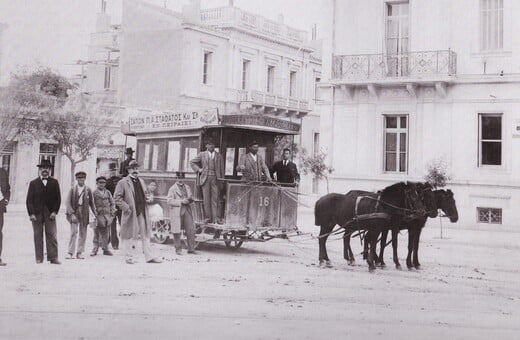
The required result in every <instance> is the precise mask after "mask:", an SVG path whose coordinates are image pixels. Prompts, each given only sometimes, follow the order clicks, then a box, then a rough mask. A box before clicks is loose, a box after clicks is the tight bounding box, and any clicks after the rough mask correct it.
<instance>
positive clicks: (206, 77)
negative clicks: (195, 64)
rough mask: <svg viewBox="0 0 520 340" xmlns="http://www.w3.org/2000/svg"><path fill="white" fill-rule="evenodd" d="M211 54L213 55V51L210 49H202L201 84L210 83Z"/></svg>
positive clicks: (211, 72) (211, 77)
mask: <svg viewBox="0 0 520 340" xmlns="http://www.w3.org/2000/svg"><path fill="white" fill-rule="evenodd" d="M213 56H214V52H213V51H211V50H208V49H204V50H203V51H202V85H211V84H212V80H213ZM206 57H207V58H206Z"/></svg>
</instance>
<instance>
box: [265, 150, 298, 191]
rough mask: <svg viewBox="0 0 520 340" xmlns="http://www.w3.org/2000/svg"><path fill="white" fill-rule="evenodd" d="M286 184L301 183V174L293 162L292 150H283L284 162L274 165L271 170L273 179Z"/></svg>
mask: <svg viewBox="0 0 520 340" xmlns="http://www.w3.org/2000/svg"><path fill="white" fill-rule="evenodd" d="M275 174H276V180H277V181H278V182H280V183H284V184H293V183H295V182H296V184H298V183H299V182H300V174H299V173H298V167H297V166H296V164H294V163H293V162H292V161H291V150H289V149H283V154H282V160H280V161H278V162H276V163H274V165H273V167H272V169H271V177H273V178H274V175H275Z"/></svg>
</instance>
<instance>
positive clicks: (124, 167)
mask: <svg viewBox="0 0 520 340" xmlns="http://www.w3.org/2000/svg"><path fill="white" fill-rule="evenodd" d="M125 155H126V159H125V160H124V161H122V162H121V166H120V167H119V174H120V175H121V177H126V176H128V164H130V162H131V161H133V160H134V150H133V149H132V148H126V151H125Z"/></svg>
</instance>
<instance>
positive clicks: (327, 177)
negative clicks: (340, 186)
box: [325, 176, 330, 194]
mask: <svg viewBox="0 0 520 340" xmlns="http://www.w3.org/2000/svg"><path fill="white" fill-rule="evenodd" d="M325 181H326V182H327V194H328V193H330V190H329V176H325Z"/></svg>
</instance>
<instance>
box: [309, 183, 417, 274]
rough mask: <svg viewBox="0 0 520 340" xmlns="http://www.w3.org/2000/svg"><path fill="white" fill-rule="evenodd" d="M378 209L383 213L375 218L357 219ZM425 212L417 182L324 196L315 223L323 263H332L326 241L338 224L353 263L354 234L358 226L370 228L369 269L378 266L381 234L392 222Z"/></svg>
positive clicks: (344, 251)
mask: <svg viewBox="0 0 520 340" xmlns="http://www.w3.org/2000/svg"><path fill="white" fill-rule="evenodd" d="M374 213H376V214H379V215H378V216H377V217H375V218H373V219H366V220H365V219H364V220H362V222H356V221H357V220H356V219H357V218H358V217H359V216H361V215H365V216H367V215H368V214H374ZM423 214H425V209H424V205H423V203H422V201H421V199H420V197H419V193H418V187H417V184H416V183H411V182H399V183H396V184H393V185H391V186H388V187H386V188H385V189H383V190H382V191H381V192H378V193H373V192H367V191H359V190H356V191H350V192H348V193H347V194H345V195H342V194H336V193H333V194H327V195H325V196H323V197H321V198H320V199H319V200H318V201H317V202H316V205H315V207H314V217H315V224H316V225H318V226H320V236H319V261H320V265H323V264H325V265H326V266H327V267H330V266H331V262H330V259H329V257H328V254H327V248H326V242H327V238H328V237H329V235H330V234H331V233H332V232H333V229H334V227H335V226H336V225H340V226H341V227H343V228H345V235H344V238H343V240H344V250H343V256H344V258H345V260H347V261H348V262H349V263H352V261H353V258H354V256H353V254H352V250H351V249H350V235H351V234H352V233H353V232H354V231H355V230H362V229H363V230H367V233H366V241H368V242H369V252H368V257H367V263H368V266H369V270H374V269H375V268H376V267H375V264H374V262H375V259H376V251H375V249H376V243H377V239H378V236H379V234H380V233H381V232H382V231H383V230H387V229H388V228H390V226H392V225H398V224H400V223H401V220H402V219H403V218H410V217H412V216H416V215H423Z"/></svg>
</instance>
